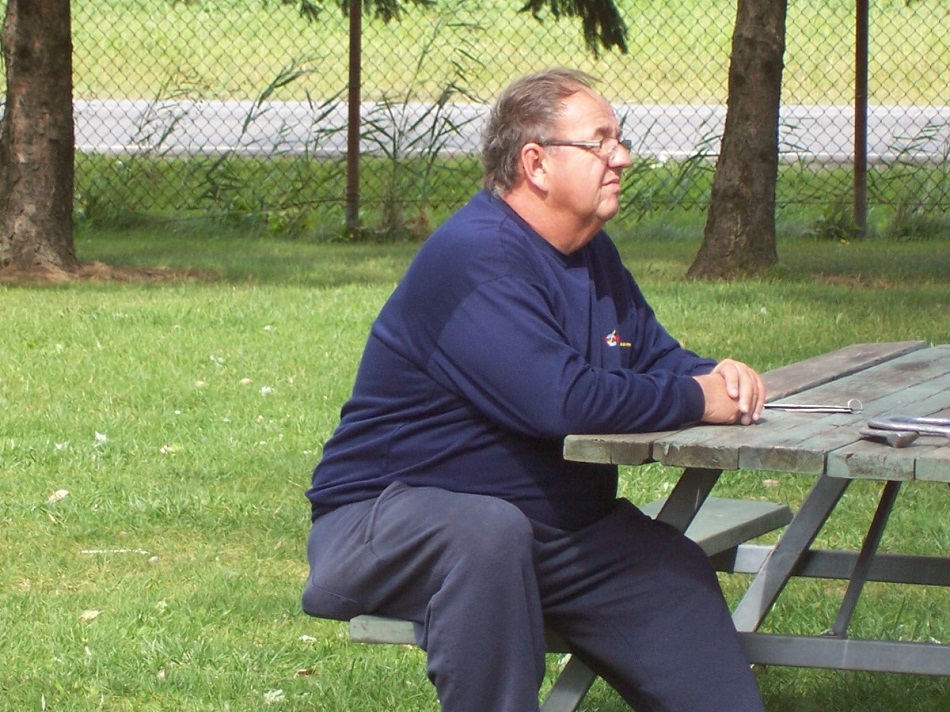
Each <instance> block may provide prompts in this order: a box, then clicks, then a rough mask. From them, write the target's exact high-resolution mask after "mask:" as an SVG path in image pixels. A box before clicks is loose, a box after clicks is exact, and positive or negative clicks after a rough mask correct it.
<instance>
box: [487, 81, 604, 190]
mask: <svg viewBox="0 0 950 712" xmlns="http://www.w3.org/2000/svg"><path fill="white" fill-rule="evenodd" d="M595 81H596V80H595V79H594V77H592V76H591V75H590V74H587V73H586V72H581V71H579V70H575V69H560V68H558V69H548V70H546V71H543V72H539V73H537V74H531V75H528V76H526V77H522V78H521V79H517V80H515V81H514V82H513V83H512V84H511V85H509V86H508V88H507V89H505V90H504V91H503V92H502V93H501V96H499V97H498V100H497V101H496V102H495V106H494V107H492V110H491V114H490V115H489V117H488V123H487V125H486V126H485V130H484V132H483V134H482V166H483V167H484V169H485V177H484V185H485V188H487V189H488V190H490V191H491V192H492V193H493V194H495V195H497V196H499V197H501V196H503V195H505V194H506V193H508V192H509V191H511V190H512V189H513V188H514V187H515V186H516V185H517V184H518V181H519V180H520V179H521V148H522V147H523V146H524V145H525V144H526V143H530V142H532V141H538V142H540V141H546V140H549V139H551V138H553V136H551V135H550V132H551V130H552V129H553V128H554V124H555V122H556V121H557V118H558V116H560V115H561V113H562V111H563V101H564V99H566V98H567V97H569V96H571V95H572V94H575V93H577V92H578V91H581V90H582V89H585V88H587V89H591V88H592V87H593V85H594V83H595Z"/></svg>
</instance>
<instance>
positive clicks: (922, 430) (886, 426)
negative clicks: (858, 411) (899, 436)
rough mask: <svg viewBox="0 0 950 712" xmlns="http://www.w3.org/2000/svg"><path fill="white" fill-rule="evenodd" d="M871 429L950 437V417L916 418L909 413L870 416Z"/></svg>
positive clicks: (869, 425)
mask: <svg viewBox="0 0 950 712" xmlns="http://www.w3.org/2000/svg"><path fill="white" fill-rule="evenodd" d="M868 428H870V429H871V430H890V431H897V432H910V433H917V434H918V435H939V436H942V437H945V438H950V418H918V417H915V416H910V415H887V416H882V417H880V418H871V419H870V420H869V421H868Z"/></svg>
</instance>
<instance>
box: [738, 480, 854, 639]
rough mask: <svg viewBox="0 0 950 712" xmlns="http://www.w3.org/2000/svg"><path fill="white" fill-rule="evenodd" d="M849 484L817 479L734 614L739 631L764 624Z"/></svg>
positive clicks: (848, 481) (752, 629)
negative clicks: (764, 620)
mask: <svg viewBox="0 0 950 712" xmlns="http://www.w3.org/2000/svg"><path fill="white" fill-rule="evenodd" d="M849 484H851V480H849V479H845V478H838V477H828V476H825V475H822V476H821V477H820V478H819V479H818V482H816V483H815V486H814V487H813V488H812V490H811V492H809V493H808V496H807V497H806V498H805V501H804V502H803V503H802V506H801V507H800V508H799V510H798V513H797V514H796V515H795V518H794V519H793V520H792V522H791V524H789V525H788V528H787V529H786V530H785V534H784V535H783V536H782V538H781V539H780V540H779V542H778V544H776V545H775V548H774V549H773V550H772V552H771V554H769V556H768V557H766V559H765V562H764V563H763V564H762V568H761V569H759V572H758V573H757V574H756V576H755V578H754V579H753V580H752V583H751V584H750V585H749V588H748V590H747V591H746V593H745V595H744V596H743V597H742V600H741V601H739V605H738V606H736V609H735V611H733V614H732V620H733V622H734V623H735V624H736V629H737V630H739V631H754V630H756V629H757V628H758V627H759V625H761V623H762V621H763V619H764V618H765V616H766V615H767V614H768V612H769V610H770V609H771V608H772V604H774V603H775V599H776V598H778V595H779V594H780V593H781V592H782V589H783V588H785V584H786V583H788V580H789V578H791V575H792V572H793V571H794V569H795V567H796V566H797V565H798V562H799V561H800V560H801V558H802V556H803V555H804V554H805V552H807V551H808V549H809V547H810V546H811V545H812V542H814V541H815V537H817V536H818V532H819V531H821V528H822V526H824V524H825V522H826V521H827V520H828V517H829V516H830V515H831V512H832V510H834V508H835V505H837V503H838V500H839V499H841V495H843V494H844V491H845V490H846V489H847V488H848V485H849Z"/></svg>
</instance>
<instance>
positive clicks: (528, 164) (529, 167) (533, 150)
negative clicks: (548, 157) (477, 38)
mask: <svg viewBox="0 0 950 712" xmlns="http://www.w3.org/2000/svg"><path fill="white" fill-rule="evenodd" d="M521 174H522V176H523V177H524V179H525V181H527V182H528V183H529V184H530V185H532V186H533V187H534V188H536V189H537V190H541V191H545V190H547V185H548V171H547V167H546V166H545V165H544V149H543V148H542V147H541V146H539V145H538V144H536V143H526V144H525V145H524V146H522V147H521Z"/></svg>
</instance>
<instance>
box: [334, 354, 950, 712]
mask: <svg viewBox="0 0 950 712" xmlns="http://www.w3.org/2000/svg"><path fill="white" fill-rule="evenodd" d="M926 346H927V344H925V343H924V342H921V341H910V342H898V343H888V344H856V345H853V346H849V347H846V348H843V349H839V350H837V351H833V352H831V353H828V354H823V355H820V356H816V357H814V358H810V359H806V360H804V361H801V362H798V363H794V364H790V365H788V366H783V367H781V368H778V369H775V370H773V371H769V372H767V373H765V374H763V378H764V380H765V382H766V385H767V388H768V394H769V400H770V402H774V401H778V400H783V399H789V400H790V401H795V400H798V402H809V401H811V402H814V401H813V400H811V399H813V398H818V399H821V398H822V397H825V396H826V394H827V397H837V396H840V394H841V393H842V391H841V389H840V388H836V384H838V385H839V386H840V384H845V385H844V388H845V389H847V388H851V387H852V386H853V383H854V379H857V382H858V383H865V382H867V378H868V374H869V373H880V374H891V375H890V381H888V382H890V383H891V388H890V389H888V388H887V387H886V386H885V385H879V386H878V387H877V389H876V390H875V389H871V390H870V391H868V390H867V389H864V390H862V391H861V395H862V399H865V400H867V401H868V402H869V403H870V402H873V401H874V398H875V393H878V392H880V393H882V394H884V395H882V396H881V398H882V401H881V402H880V403H877V404H875V405H873V406H872V410H874V409H876V410H878V411H880V410H881V409H884V410H887V409H888V408H893V407H894V406H893V404H894V403H895V402H904V403H906V402H908V400H909V399H911V398H912V397H914V392H913V386H908V384H907V383H906V382H905V380H906V379H904V380H902V378H901V375H902V374H904V375H906V374H907V373H908V372H909V373H915V374H917V375H918V376H919V378H924V376H923V375H921V374H924V373H931V375H932V374H933V373H937V374H938V375H939V372H940V371H941V369H943V373H944V374H945V375H944V378H943V381H941V383H943V385H942V386H939V388H942V389H943V391H942V392H943V393H944V396H943V397H944V398H945V399H948V402H947V403H945V405H944V407H945V408H946V409H947V411H946V412H950V383H947V382H946V381H950V347H943V349H942V350H940V349H938V351H937V352H934V353H931V352H933V349H931V350H930V351H928V352H926V353H924V354H923V355H922V354H921V352H922V351H923V350H924V349H925V347H926ZM933 356H939V357H940V358H942V359H943V361H941V362H940V363H938V364H937V365H936V366H932V367H931V368H930V369H929V370H928V369H927V368H926V364H927V363H928V362H929V361H930V360H932V357H933ZM902 359H905V360H902ZM938 360H939V359H938ZM876 368H883V369H884V370H883V371H878V372H875V369H876ZM888 368H889V369H890V370H888ZM849 379H852V380H851V381H849ZM884 380H885V381H887V380H888V379H887V378H885V379H884ZM917 382H918V381H915V383H917ZM918 385H919V384H918ZM923 387H925V388H932V387H933V383H928V385H926V386H923ZM907 388H910V391H909V392H905V391H906V389H907ZM829 389H830V390H829ZM894 391H896V392H897V393H904V398H903V400H901V399H900V398H898V400H897V401H894V400H893V397H894V396H893V392H894ZM848 392H850V391H848ZM885 392H886V393H885ZM887 394H891V396H892V400H887V398H886V397H885V396H886V395H887ZM798 395H800V396H801V398H804V400H801V398H798ZM918 395H919V393H918ZM819 402H820V401H819ZM937 410H939V408H933V409H931V410H930V411H928V412H935V411H937ZM783 416H790V417H788V418H786V417H783ZM795 416H798V417H797V419H796V418H795ZM827 418H831V420H827ZM835 418H837V420H835ZM842 418H843V416H840V415H839V416H834V415H828V416H821V417H819V418H815V419H814V420H810V421H809V420H808V419H805V420H802V418H801V414H794V415H793V414H791V413H787V414H786V413H781V414H779V413H775V414H772V413H771V412H770V414H769V416H768V417H767V418H766V419H764V420H766V421H767V422H765V423H760V424H759V425H756V426H752V427H741V428H739V427H736V428H723V427H722V426H697V427H690V428H685V429H683V430H680V431H671V432H666V433H643V434H628V435H571V436H568V437H567V438H566V440H565V443H564V453H565V457H566V458H567V459H572V460H579V461H587V462H601V463H612V464H624V465H642V464H646V463H649V462H660V463H663V464H668V465H675V466H679V467H683V468H684V470H683V472H682V475H681V476H680V478H679V480H678V482H677V484H676V486H675V487H674V488H673V490H672V491H671V493H670V495H669V496H668V497H666V498H664V499H662V500H658V501H656V502H652V503H649V504H646V505H643V506H641V509H642V510H643V511H644V512H646V513H647V514H650V515H651V516H655V517H656V518H657V519H659V520H661V521H664V522H667V523H669V524H671V525H673V526H675V527H677V528H678V529H679V530H680V531H683V532H685V534H686V535H687V536H689V537H690V538H692V539H693V540H694V541H696V542H697V543H699V544H700V546H702V548H703V549H704V551H705V552H706V553H707V555H709V556H710V560H711V562H712V563H713V565H714V566H715V567H716V568H717V569H718V570H720V571H728V572H736V573H751V574H757V575H756V577H755V578H754V579H753V582H752V585H751V586H750V589H749V592H748V593H747V594H746V596H745V597H744V598H743V600H742V601H741V602H740V604H739V606H738V608H737V609H736V611H735V613H734V620H735V621H736V625H737V628H738V629H739V630H740V631H741V632H742V633H741V635H742V637H743V646H744V650H745V651H746V654H747V656H748V657H749V659H750V661H753V662H760V663H770V664H786V665H812V666H814V665H819V666H823V667H849V669H871V670H874V669H887V670H893V671H897V672H911V671H916V672H923V673H930V674H947V675H950V658H948V657H947V656H946V653H947V652H948V650H950V646H941V647H942V648H943V649H942V650H941V651H939V652H938V653H937V654H936V656H934V655H932V651H931V650H930V649H929V648H928V649H927V651H926V652H924V651H921V650H920V649H919V648H920V644H914V643H904V644H898V643H892V644H886V643H883V642H881V641H873V642H872V644H881V645H884V646H886V647H885V648H882V651H883V652H882V653H881V654H878V653H876V652H870V653H869V652H868V651H867V650H866V649H864V648H863V647H862V646H861V645H858V646H855V648H856V649H857V651H858V652H857V653H855V654H853V655H849V654H848V653H847V652H845V653H842V651H841V649H839V648H835V649H832V650H830V651H829V649H828V647H827V646H826V643H827V642H832V643H834V641H833V640H830V641H829V640H825V641H819V643H818V645H808V646H807V647H801V648H798V647H796V640H795V639H796V637H795V636H774V635H773V636H767V637H768V640H767V641H763V636H762V635H761V634H757V633H753V632H752V631H754V630H755V628H757V627H758V625H759V624H760V623H761V621H762V619H763V618H764V617H765V615H766V614H767V612H768V611H769V610H770V608H771V605H772V604H773V603H774V601H775V598H776V597H777V596H778V594H779V592H780V591H781V588H782V587H783V586H784V584H785V582H786V581H787V580H788V578H789V577H790V576H792V575H803V576H829V577H837V578H846V579H850V580H851V584H850V586H849V589H848V592H847V594H846V596H845V601H844V603H843V604H842V608H841V611H840V613H839V620H838V621H836V625H835V627H834V631H833V632H836V633H837V635H838V638H839V640H838V642H839V643H840V642H842V640H841V638H842V636H843V635H844V629H845V628H846V627H847V624H848V622H849V621H850V616H851V614H852V613H853V611H854V606H855V605H856V603H857V596H858V595H860V590H861V588H862V586H863V583H864V582H865V581H866V580H869V579H870V580H890V581H904V582H914V583H933V584H939V585H950V561H948V560H947V559H939V560H938V559H935V558H927V557H906V556H899V555H881V556H879V557H876V556H875V554H876V543H877V541H879V538H880V531H881V530H882V529H883V526H884V525H885V524H886V519H887V514H888V513H889V511H890V509H889V505H890V504H892V503H893V498H894V497H895V496H896V489H895V488H894V487H893V486H891V485H893V481H894V479H895V478H899V479H911V478H913V473H914V472H915V471H919V472H920V473H921V474H922V475H923V476H924V477H927V476H930V477H932V478H934V479H937V480H941V479H942V481H950V447H944V448H942V449H940V448H939V447H938V448H937V452H936V454H935V453H934V448H932V447H930V446H929V445H925V450H924V451H919V452H918V453H917V454H920V455H922V457H920V458H918V457H916V456H914V455H911V454H908V453H905V452H904V451H903V450H901V451H898V450H894V449H892V448H886V446H882V445H874V444H871V443H867V442H863V441H861V440H860V437H859V435H858V432H857V426H856V423H857V422H858V421H857V420H854V419H853V418H852V419H851V421H850V425H851V426H852V427H851V428H850V429H849V428H848V427H846V426H845V423H848V421H845V420H842ZM796 428H799V429H801V430H796ZM829 433H830V434H829ZM828 438H830V440H829V439H828ZM812 441H817V442H816V444H810V443H812ZM882 448H883V449H884V450H886V451H887V452H884V451H883V450H882ZM881 462H883V463H885V464H884V465H880V463H881ZM874 463H878V464H877V465H875V464H874ZM908 463H910V465H908ZM935 463H939V464H935ZM945 465H946V467H945ZM908 467H910V470H909V472H910V475H908ZM915 468H917V469H916V470H915ZM725 469H758V470H764V469H768V470H779V471H789V472H805V473H812V474H817V475H820V476H821V477H820V479H819V483H818V484H817V485H816V487H815V490H813V494H812V495H810V496H809V498H808V499H806V502H805V503H804V504H803V505H802V507H801V508H800V509H799V511H798V512H797V513H796V514H795V516H794V517H793V516H792V512H791V510H790V508H789V507H788V506H787V505H785V504H777V503H772V502H762V501H753V500H736V499H723V498H719V497H711V496H710V492H711V490H712V489H713V487H714V485H715V484H716V482H717V480H718V479H719V476H720V474H721V472H722V471H723V470H725ZM928 473H929V475H928ZM855 477H879V478H882V479H885V480H888V485H889V493H888V494H886V495H885V497H884V498H883V499H882V505H881V507H880V508H879V511H878V513H877V514H876V515H875V521H874V523H873V524H872V528H871V531H870V532H869V543H868V544H866V545H865V546H864V547H863V548H862V551H861V552H859V553H847V552H813V551H811V550H810V548H809V547H810V545H811V542H812V541H813V540H814V538H815V536H816V535H817V532H818V530H819V529H820V528H821V526H822V525H823V523H824V521H825V520H826V519H827V517H828V516H829V515H830V513H831V511H832V510H833V509H834V506H835V504H836V503H837V501H838V498H839V497H840V495H841V493H842V492H843V490H844V488H845V487H847V483H849V482H850V481H851V478H855ZM828 478H838V483H837V484H835V485H832V486H829V485H827V484H826V483H825V480H826V479H828ZM815 492H817V494H814V493H815ZM786 525H788V529H787V530H786V532H785V534H784V535H783V536H782V538H781V539H780V541H779V544H777V545H775V546H763V545H756V544H751V543H749V542H750V541H751V540H752V539H754V538H756V537H758V536H760V535H763V534H766V533H768V532H771V531H774V530H776V529H780V528H782V527H785V526H786ZM786 542H787V543H786ZM935 564H938V565H937V566H936V568H935V567H934V565H935ZM349 633H350V638H351V640H352V641H354V642H357V643H392V644H401V645H414V644H415V643H416V640H415V633H414V624H413V623H412V622H411V621H405V620H397V619H392V618H384V617H380V616H372V615H363V616H357V617H356V618H354V619H352V620H351V621H350V622H349ZM547 641H548V651H549V652H552V653H567V654H568V655H569V657H568V658H567V661H566V664H565V665H564V667H563V668H562V670H561V672H560V674H559V675H558V677H557V679H556V680H555V682H554V684H553V686H552V687H551V689H550V691H549V692H548V695H547V697H546V699H545V701H544V704H543V706H542V708H541V709H542V712H574V711H575V710H576V709H577V708H578V706H579V705H580V703H581V701H582V700H583V698H584V696H585V695H586V694H587V691H588V690H589V688H590V686H591V684H592V683H593V682H594V680H595V679H596V675H595V674H594V673H593V671H591V670H590V669H589V668H588V667H587V666H586V665H585V664H584V663H583V661H581V660H580V659H579V658H578V657H577V656H573V655H570V653H571V651H570V648H569V646H568V645H567V644H566V642H565V641H564V640H563V639H562V638H561V637H560V636H559V635H558V634H557V632H556V631H553V630H548V631H547ZM895 645H902V646H904V647H900V648H899V650H900V651H901V652H902V653H907V652H908V651H909V652H910V653H911V664H909V665H907V664H901V663H898V662H894V661H888V660H885V658H887V657H890V656H893V655H894V654H895V652H896V651H895V649H894V647H893V646H895ZM875 650H876V649H875ZM869 661H870V662H869Z"/></svg>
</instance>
